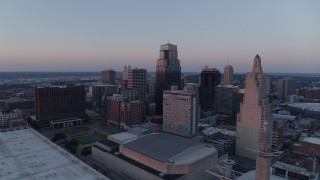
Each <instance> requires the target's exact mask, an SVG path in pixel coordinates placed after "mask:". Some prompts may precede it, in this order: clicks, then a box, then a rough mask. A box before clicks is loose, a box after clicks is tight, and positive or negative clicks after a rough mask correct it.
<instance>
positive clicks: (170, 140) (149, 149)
mask: <svg viewBox="0 0 320 180" xmlns="http://www.w3.org/2000/svg"><path fill="white" fill-rule="evenodd" d="M123 146H124V147H125V148H128V149H130V150H132V151H135V152H138V153H140V154H143V155H145V156H148V157H150V158H152V159H155V160H157V161H160V162H163V163H167V162H170V161H174V162H175V163H179V162H180V163H185V162H191V161H194V160H195V159H198V158H201V157H202V156H205V155H207V154H211V153H217V151H216V149H215V148H214V147H212V146H207V145H206V144H205V143H202V142H198V141H195V140H191V139H187V138H183V137H180V136H175V135H171V134H167V133H153V134H148V135H145V136H141V137H139V138H138V139H137V140H134V141H131V142H129V143H127V144H124V145H123ZM177 161H178V162H177Z"/></svg>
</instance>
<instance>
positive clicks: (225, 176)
mask: <svg viewBox="0 0 320 180" xmlns="http://www.w3.org/2000/svg"><path fill="white" fill-rule="evenodd" d="M230 149H231V146H230V144H225V147H224V151H225V152H227V154H226V158H225V159H223V160H222V161H221V163H222V165H216V166H215V167H211V168H209V169H207V170H206V172H207V173H209V174H211V175H214V176H216V177H218V178H220V180H234V179H236V178H237V177H239V176H241V175H242V173H241V172H238V171H235V170H232V168H233V166H234V165H236V164H237V162H236V161H234V160H232V159H229V152H230ZM212 170H213V171H212Z"/></svg>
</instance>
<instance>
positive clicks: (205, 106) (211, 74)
mask: <svg viewBox="0 0 320 180" xmlns="http://www.w3.org/2000/svg"><path fill="white" fill-rule="evenodd" d="M220 83H221V73H220V72H219V70H217V69H216V68H209V67H208V66H206V67H205V68H203V69H202V72H201V74H200V87H199V95H200V106H201V111H213V110H214V94H215V87H216V86H218V85H219V84H220Z"/></svg>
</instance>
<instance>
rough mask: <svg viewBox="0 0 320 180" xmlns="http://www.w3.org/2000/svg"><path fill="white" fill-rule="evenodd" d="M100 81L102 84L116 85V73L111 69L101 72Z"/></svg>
mask: <svg viewBox="0 0 320 180" xmlns="http://www.w3.org/2000/svg"><path fill="white" fill-rule="evenodd" d="M101 80H102V82H103V83H110V84H115V83H116V72H115V71H114V70H113V69H108V70H103V71H102V72H101Z"/></svg>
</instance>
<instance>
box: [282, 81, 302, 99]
mask: <svg viewBox="0 0 320 180" xmlns="http://www.w3.org/2000/svg"><path fill="white" fill-rule="evenodd" d="M277 85H278V98H280V99H285V98H287V97H288V96H289V95H294V94H296V91H297V83H296V80H294V79H291V78H284V79H279V80H278V84H277Z"/></svg>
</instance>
